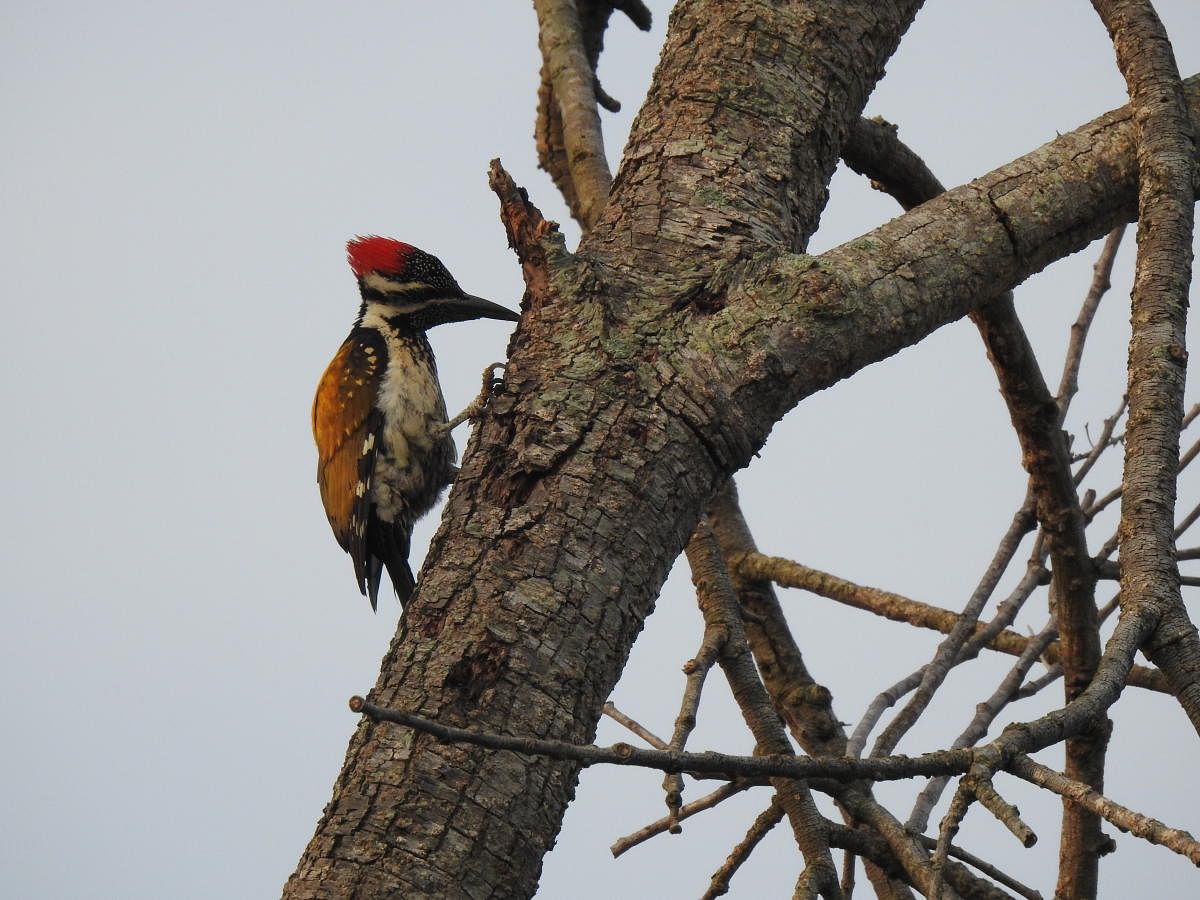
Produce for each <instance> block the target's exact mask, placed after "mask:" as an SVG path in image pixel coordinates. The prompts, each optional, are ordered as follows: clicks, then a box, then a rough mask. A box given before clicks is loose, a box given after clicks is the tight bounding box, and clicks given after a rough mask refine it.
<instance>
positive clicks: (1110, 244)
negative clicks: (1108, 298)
mask: <svg viewBox="0 0 1200 900" xmlns="http://www.w3.org/2000/svg"><path fill="white" fill-rule="evenodd" d="M1124 234H1125V226H1124V225H1118V226H1117V227H1116V228H1114V229H1113V230H1112V231H1110V232H1109V233H1108V237H1106V238H1105V239H1104V249H1103V250H1101V251H1100V257H1099V259H1097V260H1096V263H1095V265H1093V266H1092V283H1091V285H1090V286H1089V287H1088V292H1087V296H1086V297H1084V300H1083V306H1082V307H1081V308H1080V310H1079V316H1078V318H1076V320H1075V324H1074V325H1072V326H1071V339H1070V341H1069V342H1068V343H1067V358H1066V362H1064V363H1063V372H1062V378H1061V379H1060V380H1059V383H1058V424H1059V427H1060V428H1061V427H1062V424H1063V422H1064V421H1065V420H1066V417H1067V409H1068V407H1069V406H1070V405H1071V398H1073V397H1074V396H1075V394H1076V393H1077V392H1078V391H1079V365H1080V363H1081V362H1082V361H1083V346H1084V342H1085V341H1086V340H1087V334H1088V329H1089V328H1091V325H1092V320H1093V319H1094V318H1095V317H1096V310H1097V309H1099V308H1100V300H1101V299H1102V298H1103V297H1104V295H1105V294H1106V293H1107V292H1108V289H1109V288H1110V287H1112V270H1113V263H1114V262H1115V261H1116V258H1117V249H1118V248H1119V247H1120V246H1121V238H1122V237H1123V236H1124Z"/></svg>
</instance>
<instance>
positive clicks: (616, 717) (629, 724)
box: [600, 700, 667, 750]
mask: <svg viewBox="0 0 1200 900" xmlns="http://www.w3.org/2000/svg"><path fill="white" fill-rule="evenodd" d="M600 712H602V713H603V714H604V715H606V716H608V717H609V718H610V719H612V720H613V721H614V722H616V723H617V724H618V725H624V726H625V728H627V729H628V730H629V731H632V732H633V733H634V734H636V735H637V736H638V737H640V738H641V739H642V740H643V741H645V742H646V743H647V744H649V745H650V746H651V747H653V748H654V749H655V750H666V749H667V742H666V741H664V740H663V739H662V738H660V737H659V736H658V735H657V734H655V733H654V732H653V731H651V730H650V729H649V728H647V727H646V726H645V725H643V724H641V723H640V722H638V721H637V720H636V719H632V718H630V717H629V716H627V715H625V713H623V712H621V711H620V710H619V709H617V707H616V705H615V704H614V703H613V702H612V701H611V700H609V701H607V702H606V703H605V704H604V706H603V707H602V708H601V710H600Z"/></svg>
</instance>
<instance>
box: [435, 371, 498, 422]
mask: <svg viewBox="0 0 1200 900" xmlns="http://www.w3.org/2000/svg"><path fill="white" fill-rule="evenodd" d="M503 368H504V363H492V364H491V365H490V366H488V367H487V368H486V369H484V370H483V387H482V388H481V389H480V391H479V395H478V396H477V397H476V398H475V399H474V400H472V401H471V402H470V403H469V404H468V405H467V408H466V409H464V410H463V411H462V412H460V413H459V414H458V415H457V416H455V417H454V418H453V419H451V420H450V421H449V422H446V423H445V424H443V425H437V426H435V428H436V430H437V433H438V435H439V436H440V435H444V434H449V433H450V432H451V431H453V430H454V429H455V428H457V427H458V426H459V425H461V424H462V423H463V422H466V421H467V420H468V419H470V420H471V421H472V422H474V421H475V420H476V419H478V418H479V417H480V416H481V415H482V414H483V411H484V410H485V409H487V405H488V403H489V402H491V399H492V396H493V395H494V394H495V393H496V391H497V390H498V389H499V388H500V386H501V385H503V384H504V379H502V378H497V377H496V370H497V369H503Z"/></svg>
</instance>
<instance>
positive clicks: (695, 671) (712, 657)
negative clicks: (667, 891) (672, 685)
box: [663, 622, 729, 834]
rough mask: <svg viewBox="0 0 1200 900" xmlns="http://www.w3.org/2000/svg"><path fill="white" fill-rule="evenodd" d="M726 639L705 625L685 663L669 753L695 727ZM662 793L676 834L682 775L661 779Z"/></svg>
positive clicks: (718, 627)
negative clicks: (706, 682)
mask: <svg viewBox="0 0 1200 900" xmlns="http://www.w3.org/2000/svg"><path fill="white" fill-rule="evenodd" d="M728 637H729V632H728V629H727V628H726V627H725V626H724V625H722V624H720V623H717V622H706V623H705V626H704V638H703V640H702V641H701V642H700V649H699V650H697V651H696V655H695V656H694V657H693V658H692V659H690V660H688V661H687V663H685V664H684V667H683V671H684V674H686V675H687V683H686V686H685V687H684V691H683V699H682V701H681V702H680V706H679V715H678V716H677V717H676V718H675V732H674V734H672V735H671V742H670V744H668V745H667V748H666V749H668V750H682V749H683V748H684V747H685V746H686V745H687V739H688V736H689V735H690V734H691V733H692V731H693V729H695V727H696V711H697V710H698V709H699V708H700V694H701V691H703V690H704V679H705V678H706V677H707V675H708V670H709V669H711V668H712V665H713V663H714V662H716V659H717V656H718V655H719V654H720V653H721V650H722V648H723V647H724V646H725V641H726V639H727V638H728ZM663 790H664V791H665V792H666V801H667V818H668V819H669V820H670V826H669V830H670V832H671V833H672V834H678V833H679V831H680V827H679V808H680V806H681V805H682V804H683V776H682V775H681V774H679V773H678V772H670V773H668V774H667V776H666V777H665V778H664V779H663Z"/></svg>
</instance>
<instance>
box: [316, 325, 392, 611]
mask: <svg viewBox="0 0 1200 900" xmlns="http://www.w3.org/2000/svg"><path fill="white" fill-rule="evenodd" d="M386 364H387V356H386V348H385V347H384V345H383V339H382V337H381V336H380V335H379V333H378V332H376V331H374V330H372V329H355V330H354V331H353V332H351V334H350V337H348V338H347V339H346V341H345V343H343V344H342V346H341V348H340V349H339V350H338V352H337V354H336V355H335V356H334V357H333V360H332V361H331V362H330V363H329V366H328V367H327V368H326V369H325V374H324V375H322V376H321V381H320V382H319V383H318V384H317V394H316V397H315V398H314V399H313V410H312V421H313V438H314V439H315V440H316V442H317V484H318V485H319V486H320V488H321V502H322V503H323V504H324V505H325V515H326V517H327V518H328V519H329V525H330V527H332V528H333V534H334V537H336V538H337V542H338V544H339V545H341V547H342V549H343V550H345V551H346V552H347V553H349V554H350V558H351V560H352V561H353V563H354V575H355V578H356V579H357V580H358V585H359V590H361V591H362V592H363V593H364V594H365V593H366V583H367V572H368V563H369V560H368V556H369V553H368V551H367V540H366V538H367V524H368V518H369V516H370V511H371V473H372V472H373V470H374V467H375V453H376V452H377V449H378V443H379V429H380V427H381V424H382V417H381V416H380V414H379V412H378V410H377V409H376V406H375V396H376V394H377V393H378V391H379V380H380V378H381V377H382V374H383V370H384V367H385V366H386Z"/></svg>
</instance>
